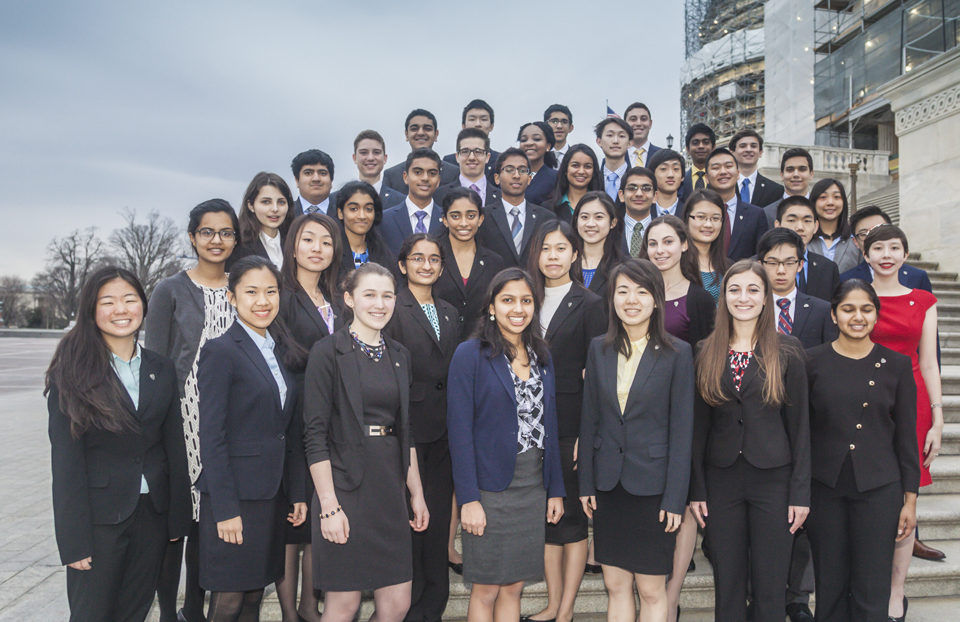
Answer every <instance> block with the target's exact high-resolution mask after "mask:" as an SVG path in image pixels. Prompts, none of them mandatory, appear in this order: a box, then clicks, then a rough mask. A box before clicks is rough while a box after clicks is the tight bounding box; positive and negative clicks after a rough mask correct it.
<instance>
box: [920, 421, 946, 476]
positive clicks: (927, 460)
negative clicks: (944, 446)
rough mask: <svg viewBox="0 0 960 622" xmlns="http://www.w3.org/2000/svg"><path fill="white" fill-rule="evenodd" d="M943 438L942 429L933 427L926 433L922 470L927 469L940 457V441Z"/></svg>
mask: <svg viewBox="0 0 960 622" xmlns="http://www.w3.org/2000/svg"><path fill="white" fill-rule="evenodd" d="M942 437H943V427H938V426H936V425H934V426H933V427H932V428H930V431H929V432H927V438H926V440H925V441H924V442H923V456H924V458H923V468H925V469H929V468H930V465H931V464H933V461H934V460H936V459H937V456H939V455H940V441H941V439H942Z"/></svg>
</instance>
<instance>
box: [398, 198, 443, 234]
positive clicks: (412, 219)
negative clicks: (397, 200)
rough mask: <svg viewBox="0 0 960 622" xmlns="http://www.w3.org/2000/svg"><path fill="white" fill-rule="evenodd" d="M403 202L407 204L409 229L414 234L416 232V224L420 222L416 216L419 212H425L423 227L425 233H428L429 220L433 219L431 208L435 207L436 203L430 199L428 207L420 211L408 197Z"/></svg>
mask: <svg viewBox="0 0 960 622" xmlns="http://www.w3.org/2000/svg"><path fill="white" fill-rule="evenodd" d="M405 202H406V204H407V213H409V214H410V229H411V230H412V231H413V232H414V233H416V232H417V222H419V220H420V219H419V218H417V214H418V213H420V212H426V213H427V215H426V216H424V218H423V226H424V228H425V229H426V230H427V231H430V222H431V220H430V219H431V218H432V217H433V206H434V205H436V203H434V202H433V199H430V205H428V206H427V207H426V208H424V209H422V210H421V209H420V208H419V207H417V205H416V204H415V203H414V202H413V201H411V200H410V197H407V198H406V201H405Z"/></svg>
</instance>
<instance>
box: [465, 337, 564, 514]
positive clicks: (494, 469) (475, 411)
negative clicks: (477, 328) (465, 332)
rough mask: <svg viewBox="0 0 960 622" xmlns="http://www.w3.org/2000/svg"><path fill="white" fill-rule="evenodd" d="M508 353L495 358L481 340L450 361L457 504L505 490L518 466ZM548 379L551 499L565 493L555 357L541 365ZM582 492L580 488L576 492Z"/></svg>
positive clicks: (546, 473)
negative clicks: (484, 493)
mask: <svg viewBox="0 0 960 622" xmlns="http://www.w3.org/2000/svg"><path fill="white" fill-rule="evenodd" d="M508 365H509V363H508V362H507V358H506V357H505V356H498V357H494V358H492V359H491V358H490V357H489V356H488V355H487V353H486V352H484V351H482V350H481V346H480V341H479V340H477V339H471V340H469V341H466V342H464V343H462V344H460V346H459V347H458V348H457V351H456V352H455V353H454V355H453V361H452V362H451V363H450V373H449V375H448V378H449V380H448V383H449V384H448V387H449V395H451V396H456V398H455V399H451V400H450V401H449V402H448V404H447V431H448V434H449V439H450V456H451V458H452V461H453V482H454V485H455V486H456V491H457V504H458V505H460V506H462V505H463V504H465V503H470V502H471V501H479V500H480V490H486V491H489V492H500V491H502V490H505V489H506V488H507V486H509V485H510V482H511V481H512V480H513V472H514V469H515V468H516V465H517V433H518V431H519V424H518V422H517V398H516V393H515V391H514V385H513V378H512V377H511V376H510V370H509V369H508ZM538 369H539V371H540V376H541V378H542V379H543V399H544V410H543V417H544V421H543V423H544V428H545V430H546V438H545V439H544V448H543V449H544V452H543V487H544V488H545V489H546V490H547V496H548V497H550V498H554V497H564V496H566V495H565V492H564V488H563V474H562V472H561V470H560V444H559V432H558V430H557V402H556V386H555V382H554V376H553V365H552V362H551V361H550V360H547V361H541V362H540V365H539V367H538ZM572 494H576V491H572Z"/></svg>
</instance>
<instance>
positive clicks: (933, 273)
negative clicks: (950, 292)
mask: <svg viewBox="0 0 960 622" xmlns="http://www.w3.org/2000/svg"><path fill="white" fill-rule="evenodd" d="M927 276H928V277H930V281H931V282H933V281H956V280H957V276H958V275H957V273H956V272H942V271H940V270H927Z"/></svg>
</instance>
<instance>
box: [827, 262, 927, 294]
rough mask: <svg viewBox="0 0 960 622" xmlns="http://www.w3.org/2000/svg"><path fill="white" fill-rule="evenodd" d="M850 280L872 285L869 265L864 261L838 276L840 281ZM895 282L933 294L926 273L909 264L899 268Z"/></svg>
mask: <svg viewBox="0 0 960 622" xmlns="http://www.w3.org/2000/svg"><path fill="white" fill-rule="evenodd" d="M850 279H860V280H861V281H866V282H867V283H873V273H871V272H870V265H869V264H868V263H867V262H865V261H864V262H862V263H860V264H858V265H857V267H855V268H851V269H850V270H847V271H846V272H844V273H843V274H841V275H840V280H841V281H849V280H850ZM897 280H898V281H900V285H903V286H904V287H909V288H910V289H922V290H924V291H927V292H930V293H933V285H932V284H931V283H930V277H929V276H928V275H927V271H926V270H921V269H920V268H915V267H913V266H911V265H910V264H906V263H905V264H903V265H902V266H901V267H900V273H899V274H897Z"/></svg>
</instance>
